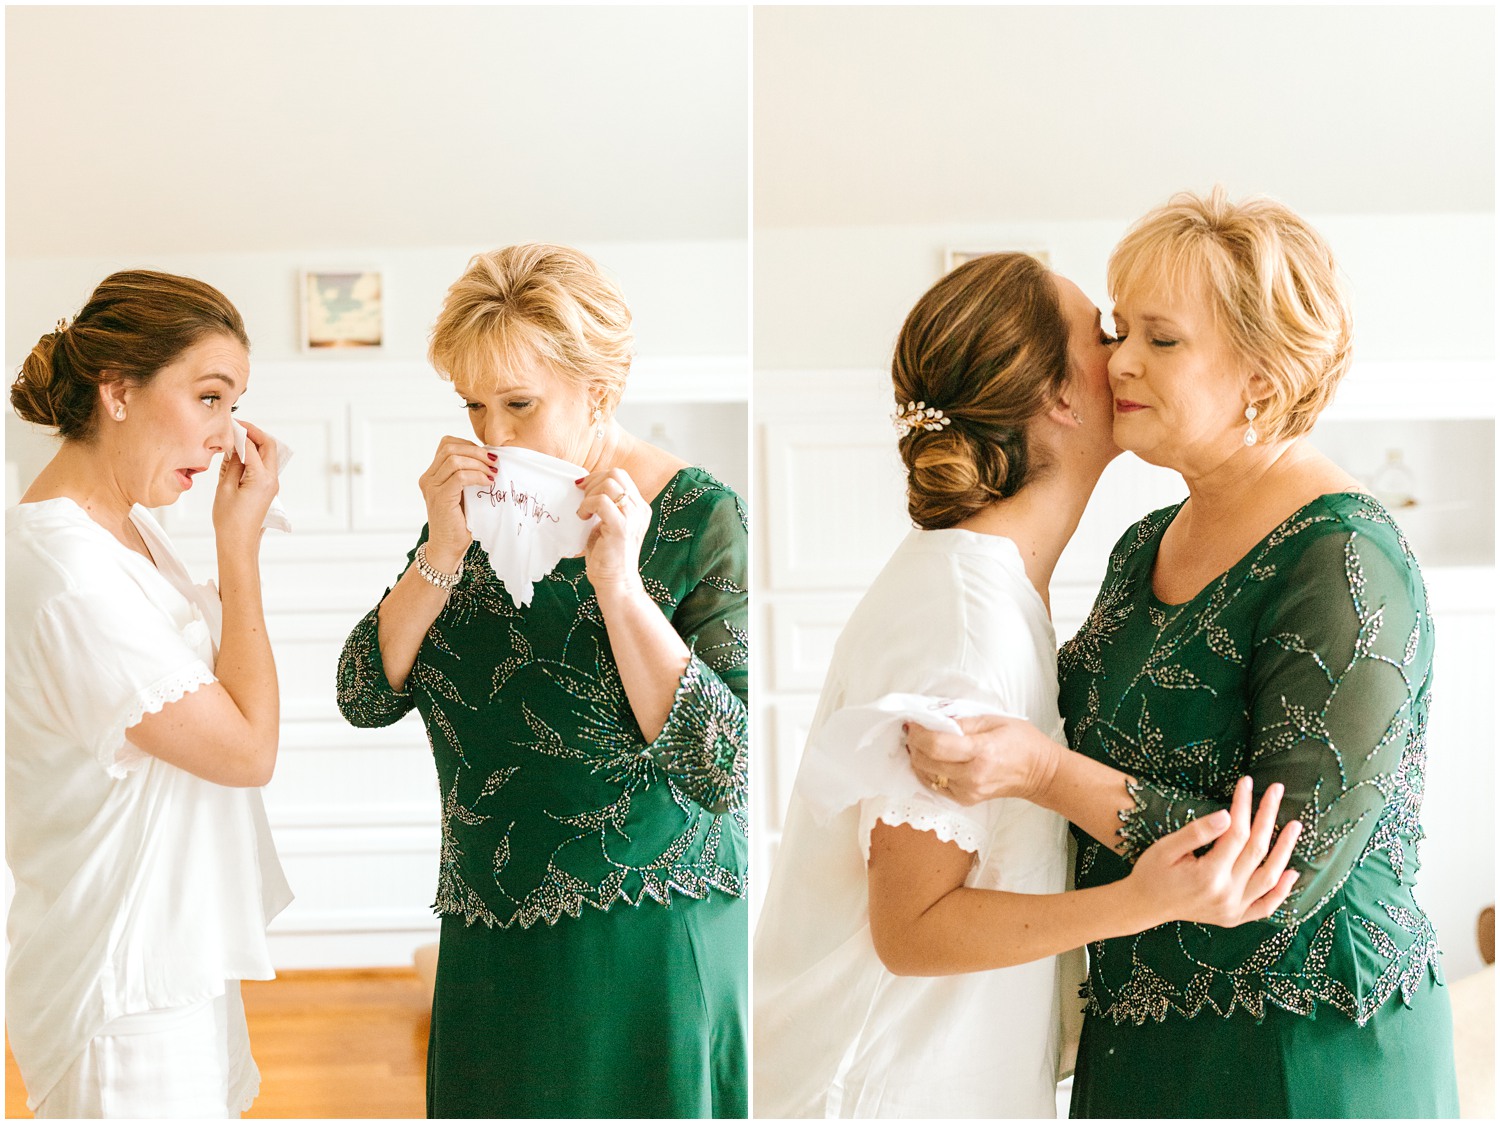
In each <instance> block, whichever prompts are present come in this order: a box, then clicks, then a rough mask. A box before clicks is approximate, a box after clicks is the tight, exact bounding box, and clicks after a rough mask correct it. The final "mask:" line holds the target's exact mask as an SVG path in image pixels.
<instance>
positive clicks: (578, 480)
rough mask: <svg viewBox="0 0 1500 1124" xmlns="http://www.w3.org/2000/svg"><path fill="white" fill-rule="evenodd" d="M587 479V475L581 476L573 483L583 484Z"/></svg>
mask: <svg viewBox="0 0 1500 1124" xmlns="http://www.w3.org/2000/svg"><path fill="white" fill-rule="evenodd" d="M587 479H588V477H587V476H580V477H579V478H578V479H577V480H575V481H573V483H574V484H582V483H583V482H584V481H585V480H587Z"/></svg>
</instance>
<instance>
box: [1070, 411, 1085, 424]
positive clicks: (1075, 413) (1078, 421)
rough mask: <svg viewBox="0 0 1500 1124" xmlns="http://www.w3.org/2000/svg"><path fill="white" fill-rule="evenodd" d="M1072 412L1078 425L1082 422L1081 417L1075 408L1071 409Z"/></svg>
mask: <svg viewBox="0 0 1500 1124" xmlns="http://www.w3.org/2000/svg"><path fill="white" fill-rule="evenodd" d="M1072 414H1073V420H1074V421H1076V422H1077V423H1078V424H1079V425H1082V424H1083V419H1082V418H1080V417H1079V416H1078V411H1077V410H1073V411H1072Z"/></svg>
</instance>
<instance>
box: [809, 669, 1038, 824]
mask: <svg viewBox="0 0 1500 1124" xmlns="http://www.w3.org/2000/svg"><path fill="white" fill-rule="evenodd" d="M979 714H998V715H1002V716H1005V717H1019V715H1010V714H1008V713H1007V712H1006V711H1003V710H1000V709H999V708H998V707H993V706H990V705H988V704H987V703H976V702H970V701H969V700H967V699H942V698H934V697H933V696H931V695H901V694H894V695H883V696H881V697H880V698H878V699H876V700H875V701H874V702H872V703H870V704H868V705H867V706H846V707H844V708H843V709H842V710H838V711H835V712H834V713H833V714H832V715H830V716H829V718H828V721H827V722H825V723H824V724H823V727H822V729H820V730H819V731H818V733H817V735H816V736H814V737H813V738H811V739H809V741H808V743H807V751H806V753H805V754H804V755H803V758H802V770H801V774H800V775H799V776H798V778H797V788H798V790H799V791H800V792H802V793H803V794H804V795H805V796H806V798H807V801H808V803H809V804H810V805H811V807H812V811H813V816H814V818H815V819H817V820H818V822H819V823H825V824H826V823H827V822H828V821H829V820H830V819H832V818H833V817H834V816H836V815H838V813H840V812H842V811H843V810H844V809H845V808H848V807H849V806H851V805H853V804H858V803H859V802H860V801H861V800H867V799H869V798H871V797H874V796H886V797H891V798H901V797H903V796H907V795H912V794H920V795H921V796H923V797H925V798H928V799H936V800H939V801H942V802H944V803H947V804H950V805H952V806H953V807H955V808H957V807H961V806H962V805H960V804H959V803H958V802H957V801H956V800H954V799H953V798H952V797H950V796H947V795H945V794H943V793H941V792H934V791H933V790H931V789H929V788H928V787H927V786H926V785H924V784H923V783H922V779H921V778H920V777H918V776H917V774H916V773H915V772H913V771H912V767H911V759H910V758H909V757H908V756H907V753H906V735H905V734H903V733H902V731H901V723H903V722H914V723H916V724H917V725H919V726H925V727H927V728H928V729H929V730H940V731H943V732H944V733H949V734H958V733H962V732H963V731H962V727H960V726H959V724H958V721H957V720H958V719H960V718H972V717H974V716H975V715H979Z"/></svg>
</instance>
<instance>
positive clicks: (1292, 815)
mask: <svg viewBox="0 0 1500 1124" xmlns="http://www.w3.org/2000/svg"><path fill="white" fill-rule="evenodd" d="M1304 535H1305V540H1306V541H1305V546H1304V549H1303V550H1302V551H1301V553H1300V554H1299V555H1298V556H1297V557H1296V558H1295V559H1289V560H1284V561H1282V562H1281V563H1280V564H1279V566H1278V567H1277V569H1278V571H1279V572H1276V573H1274V574H1267V575H1265V576H1264V577H1263V578H1262V580H1264V581H1267V582H1274V583H1275V585H1274V593H1273V594H1272V596H1271V598H1270V599H1269V607H1268V609H1267V610H1266V611H1264V612H1263V613H1262V614H1261V615H1260V618H1259V621H1258V624H1257V627H1256V632H1255V635H1254V638H1253V648H1252V651H1251V655H1250V665H1249V684H1250V698H1249V701H1248V707H1249V718H1250V731H1251V733H1250V744H1249V747H1248V753H1247V756H1246V760H1247V762H1248V764H1247V768H1246V771H1247V772H1248V773H1249V775H1250V776H1251V777H1252V778H1253V780H1254V782H1255V791H1256V794H1257V799H1258V797H1259V794H1260V793H1261V792H1263V791H1264V790H1265V789H1266V787H1267V786H1269V785H1270V784H1272V783H1274V782H1278V781H1279V782H1280V783H1281V784H1283V785H1285V787H1286V794H1285V796H1284V797H1283V800H1282V804H1281V811H1280V814H1279V816H1278V819H1279V821H1280V822H1282V823H1286V822H1287V821H1289V820H1292V819H1298V820H1300V821H1301V822H1302V826H1303V832H1302V837H1301V839H1300V840H1299V841H1298V843H1297V848H1296V851H1295V852H1294V854H1293V859H1292V865H1293V867H1294V868H1295V869H1297V870H1299V871H1300V872H1301V878H1300V879H1299V880H1298V882H1297V886H1296V888H1295V890H1294V891H1293V893H1292V895H1291V897H1289V898H1288V899H1287V902H1286V904H1285V905H1284V906H1283V907H1282V908H1281V910H1279V911H1278V913H1277V915H1276V917H1275V918H1273V920H1275V921H1278V922H1280V923H1282V924H1295V923H1297V922H1298V921H1300V920H1301V919H1302V918H1304V917H1307V916H1309V915H1311V914H1313V913H1316V912H1317V911H1318V910H1319V909H1320V908H1321V907H1322V906H1323V905H1324V904H1326V903H1327V902H1328V900H1329V899H1330V898H1331V897H1332V896H1333V895H1334V894H1335V893H1336V892H1337V891H1338V889H1339V888H1340V887H1341V886H1342V885H1343V884H1344V882H1345V880H1346V879H1347V878H1348V877H1349V874H1350V872H1351V871H1352V870H1353V869H1354V867H1355V866H1356V865H1357V864H1358V863H1359V862H1360V861H1361V860H1362V859H1363V858H1364V856H1365V855H1367V854H1368V853H1370V852H1371V851H1374V850H1387V851H1388V852H1389V853H1390V855H1391V859H1392V863H1393V865H1394V866H1395V867H1396V869H1397V873H1398V875H1399V873H1400V869H1401V866H1400V855H1399V854H1398V852H1400V851H1401V844H1400V836H1401V835H1402V834H1403V833H1405V834H1408V835H1409V834H1410V833H1412V832H1413V831H1418V830H1419V828H1418V827H1417V825H1416V822H1415V817H1416V807H1417V806H1418V805H1419V804H1420V792H1421V785H1422V778H1421V765H1422V762H1421V760H1420V758H1421V754H1422V744H1423V725H1424V721H1425V712H1426V695H1427V690H1428V680H1429V675H1430V671H1431V665H1432V626H1431V621H1430V619H1429V617H1428V615H1427V607H1426V596H1425V591H1424V589H1423V586H1422V580H1421V575H1420V573H1419V571H1418V570H1417V567H1416V564H1415V561H1414V560H1413V559H1412V558H1411V556H1410V555H1409V554H1408V553H1407V552H1406V551H1405V550H1404V549H1403V544H1401V543H1400V541H1399V539H1397V537H1396V536H1395V534H1394V533H1393V532H1390V531H1389V529H1387V528H1372V532H1371V533H1370V534H1365V533H1363V532H1358V531H1356V532H1351V531H1350V530H1349V529H1348V528H1347V526H1344V527H1339V526H1337V525H1334V526H1331V527H1329V528H1328V530H1327V531H1326V532H1324V533H1321V534H1318V533H1310V532H1304ZM1284 558H1285V556H1284ZM1131 792H1132V795H1133V796H1134V798H1135V807H1134V808H1132V809H1130V810H1128V811H1126V812H1124V813H1122V816H1121V819H1122V821H1123V822H1122V826H1121V829H1120V833H1121V835H1122V836H1123V837H1124V838H1125V839H1126V841H1127V844H1128V846H1127V854H1126V857H1127V858H1129V859H1130V860H1131V861H1134V859H1135V858H1136V857H1138V856H1139V855H1140V853H1141V852H1142V851H1143V850H1144V849H1145V848H1146V847H1147V846H1149V845H1150V844H1151V843H1152V842H1154V841H1155V840H1156V839H1158V838H1160V837H1161V836H1162V835H1163V834H1165V833H1166V832H1169V831H1172V830H1175V829H1176V828H1178V827H1180V826H1182V825H1183V824H1184V823H1186V822H1187V821H1188V820H1191V819H1193V818H1195V817H1196V816H1199V815H1206V814H1208V813H1209V812H1212V811H1214V810H1215V809H1218V808H1222V807H1225V806H1226V805H1225V803H1224V802H1223V801H1213V800H1205V799H1202V798H1201V797H1199V798H1195V797H1193V796H1192V795H1191V794H1188V793H1185V792H1183V791H1181V790H1177V789H1174V788H1172V787H1170V786H1168V785H1164V784H1158V783H1152V782H1148V781H1143V782H1140V783H1138V784H1136V785H1134V786H1132V788H1131ZM1403 817H1405V818H1403ZM1408 819H1409V820H1410V821H1411V822H1407V820H1408Z"/></svg>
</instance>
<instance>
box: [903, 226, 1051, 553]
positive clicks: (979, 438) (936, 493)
mask: <svg viewBox="0 0 1500 1124" xmlns="http://www.w3.org/2000/svg"><path fill="white" fill-rule="evenodd" d="M1067 377H1068V326H1067V322H1066V321H1065V320H1064V319H1063V312H1062V303H1061V301H1060V300H1059V298H1058V295H1057V287H1056V284H1055V283H1054V282H1053V280H1052V275H1051V274H1050V273H1049V272H1048V270H1047V267H1046V266H1044V265H1042V263H1041V262H1040V261H1038V260H1037V259H1036V258H1034V257H1032V256H1031V255H1030V254H1021V253H1008V254H986V255H984V256H983V257H978V258H975V259H973V260H972V261H969V262H966V263H964V264H963V265H961V266H959V267H958V268H957V269H955V270H953V271H952V272H951V273H949V274H948V275H947V276H945V277H944V278H943V279H942V280H941V281H939V282H938V283H937V284H936V285H934V286H933V287H932V288H931V289H929V290H928V291H927V292H926V294H925V295H923V297H922V299H921V300H919V301H918V302H917V304H916V307H915V308H913V309H912V310H911V313H910V314H909V315H908V316H907V318H906V323H905V324H903V325H902V327H901V335H900V337H899V338H898V339H897V341H896V355H895V359H894V360H893V361H892V363H891V381H892V383H894V385H895V391H896V408H897V409H898V410H904V409H906V407H907V405H908V403H912V402H923V403H926V404H927V406H929V407H935V408H937V409H939V410H941V411H942V412H943V415H944V416H945V417H947V418H950V419H952V420H951V422H950V424H948V425H946V426H943V427H942V428H941V429H936V430H927V429H921V428H917V429H913V430H911V431H910V432H909V433H908V434H907V435H906V436H904V437H902V438H901V439H900V445H899V447H900V451H901V459H902V460H903V461H905V462H906V481H907V484H906V491H907V501H906V506H907V510H908V511H910V513H911V517H912V520H913V521H914V522H915V523H916V524H917V526H919V527H923V528H925V529H927V530H937V529H939V528H942V527H952V526H953V525H954V524H956V523H960V522H962V521H963V520H964V519H966V518H968V517H969V516H970V515H973V514H974V513H975V512H977V511H979V510H980V509H981V508H983V507H984V506H986V505H987V504H990V503H993V502H994V501H995V500H999V499H1005V498H1006V497H1008V496H1013V495H1015V494H1016V493H1017V492H1019V491H1020V490H1021V489H1022V488H1023V487H1025V486H1026V484H1027V483H1028V482H1029V481H1030V480H1032V479H1033V478H1034V477H1035V475H1036V474H1037V473H1038V472H1039V471H1041V470H1043V469H1044V468H1045V467H1046V466H1045V465H1044V464H1041V463H1039V461H1038V458H1037V456H1036V454H1035V452H1034V451H1033V450H1032V449H1031V448H1029V447H1028V444H1027V441H1026V426H1027V423H1028V422H1030V421H1031V419H1032V418H1034V417H1036V416H1037V415H1038V414H1041V413H1043V412H1044V411H1046V410H1047V409H1048V408H1050V407H1051V406H1052V405H1053V404H1054V403H1055V402H1056V401H1057V398H1058V395H1059V394H1060V393H1061V392H1062V389H1063V384H1064V382H1065V381H1066V380H1067Z"/></svg>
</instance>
